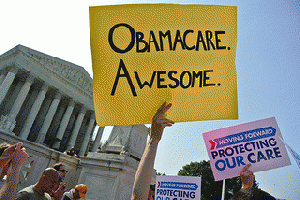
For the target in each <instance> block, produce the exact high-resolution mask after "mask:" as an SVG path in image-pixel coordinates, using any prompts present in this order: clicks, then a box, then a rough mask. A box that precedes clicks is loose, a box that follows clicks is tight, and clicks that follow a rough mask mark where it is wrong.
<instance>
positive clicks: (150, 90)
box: [90, 4, 238, 126]
mask: <svg viewBox="0 0 300 200" xmlns="http://www.w3.org/2000/svg"><path fill="white" fill-rule="evenodd" d="M90 31H91V52H92V65H93V84H94V86H93V87H94V89H93V90H94V104H95V113H96V119H97V123H98V124H99V125H100V126H113V125H131V124H150V123H151V118H152V116H153V114H154V113H155V112H156V110H157V109H158V107H159V106H160V105H161V104H162V103H163V102H164V101H165V100H166V101H167V102H172V104H173V106H172V108H171V109H170V110H169V111H168V113H167V114H168V116H167V117H168V118H169V119H172V120H174V121H175V122H186V121H201V120H222V119H237V118H238V102H237V80H236V69H235V56H236V43H237V8H236V7H234V6H212V5H175V4H138V5H113V6H98V7H90Z"/></svg>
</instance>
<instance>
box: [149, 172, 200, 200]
mask: <svg viewBox="0 0 300 200" xmlns="http://www.w3.org/2000/svg"><path fill="white" fill-rule="evenodd" d="M200 199H201V178H200V177H191V176H156V184H155V200H200Z"/></svg>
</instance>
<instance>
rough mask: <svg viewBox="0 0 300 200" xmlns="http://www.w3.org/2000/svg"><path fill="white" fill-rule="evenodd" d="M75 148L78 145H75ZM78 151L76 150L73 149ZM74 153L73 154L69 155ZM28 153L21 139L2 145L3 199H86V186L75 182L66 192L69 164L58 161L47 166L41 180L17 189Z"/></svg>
mask: <svg viewBox="0 0 300 200" xmlns="http://www.w3.org/2000/svg"><path fill="white" fill-rule="evenodd" d="M74 151H75V149H74ZM74 154H75V153H74ZM70 156H74V155H70ZM27 158H28V154H27V153H26V149H25V148H24V147H23V144H22V143H21V142H19V143H17V144H14V145H10V144H8V143H2V144H1V145H0V171H1V175H0V180H2V179H3V178H4V177H5V181H4V184H3V186H2V188H1V189H0V200H14V199H16V200H76V199H80V198H82V199H85V194H86V192H87V186H86V185H84V184H80V185H76V186H75V188H74V189H71V190H70V191H68V192H66V191H65V188H66V184H65V183H64V179H65V177H66V173H67V172H68V171H67V170H66V165H64V164H63V163H56V164H55V165H54V166H53V168H47V169H45V170H44V172H43V174H42V176H41V177H40V179H39V180H38V182H37V183H36V184H34V185H31V186H29V187H26V188H23V189H22V190H20V191H19V192H17V188H18V183H19V174H20V172H21V168H22V165H23V164H24V162H25V161H26V160H27Z"/></svg>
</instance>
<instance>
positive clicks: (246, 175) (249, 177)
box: [240, 164, 255, 188]
mask: <svg viewBox="0 0 300 200" xmlns="http://www.w3.org/2000/svg"><path fill="white" fill-rule="evenodd" d="M250 165H251V164H248V165H246V166H245V167H244V168H243V170H242V171H241V172H240V175H241V178H242V182H243V185H242V188H248V187H249V188H251V187H252V186H253V185H254V181H255V176H254V174H253V172H252V171H249V170H248V169H249V167H250Z"/></svg>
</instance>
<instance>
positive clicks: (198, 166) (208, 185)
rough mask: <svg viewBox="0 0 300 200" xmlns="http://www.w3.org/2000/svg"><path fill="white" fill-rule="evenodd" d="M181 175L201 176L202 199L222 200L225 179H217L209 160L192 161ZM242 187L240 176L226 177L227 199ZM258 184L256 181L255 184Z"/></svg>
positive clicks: (181, 171)
mask: <svg viewBox="0 0 300 200" xmlns="http://www.w3.org/2000/svg"><path fill="white" fill-rule="evenodd" d="M178 175H179V176H196V177H201V200H214V199H216V200H220V199H221V197H222V185H223V181H217V182H216V181H215V180H214V176H213V173H212V170H211V168H210V162H209V161H205V160H203V161H200V162H191V163H190V164H188V165H185V166H183V167H182V169H181V170H180V171H179V172H178ZM241 187H242V181H241V179H240V178H239V177H236V178H231V179H226V187H225V199H231V198H232V197H233V195H234V194H235V193H236V192H238V191H239V190H240V189H241ZM254 187H257V184H256V182H255V186H254Z"/></svg>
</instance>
